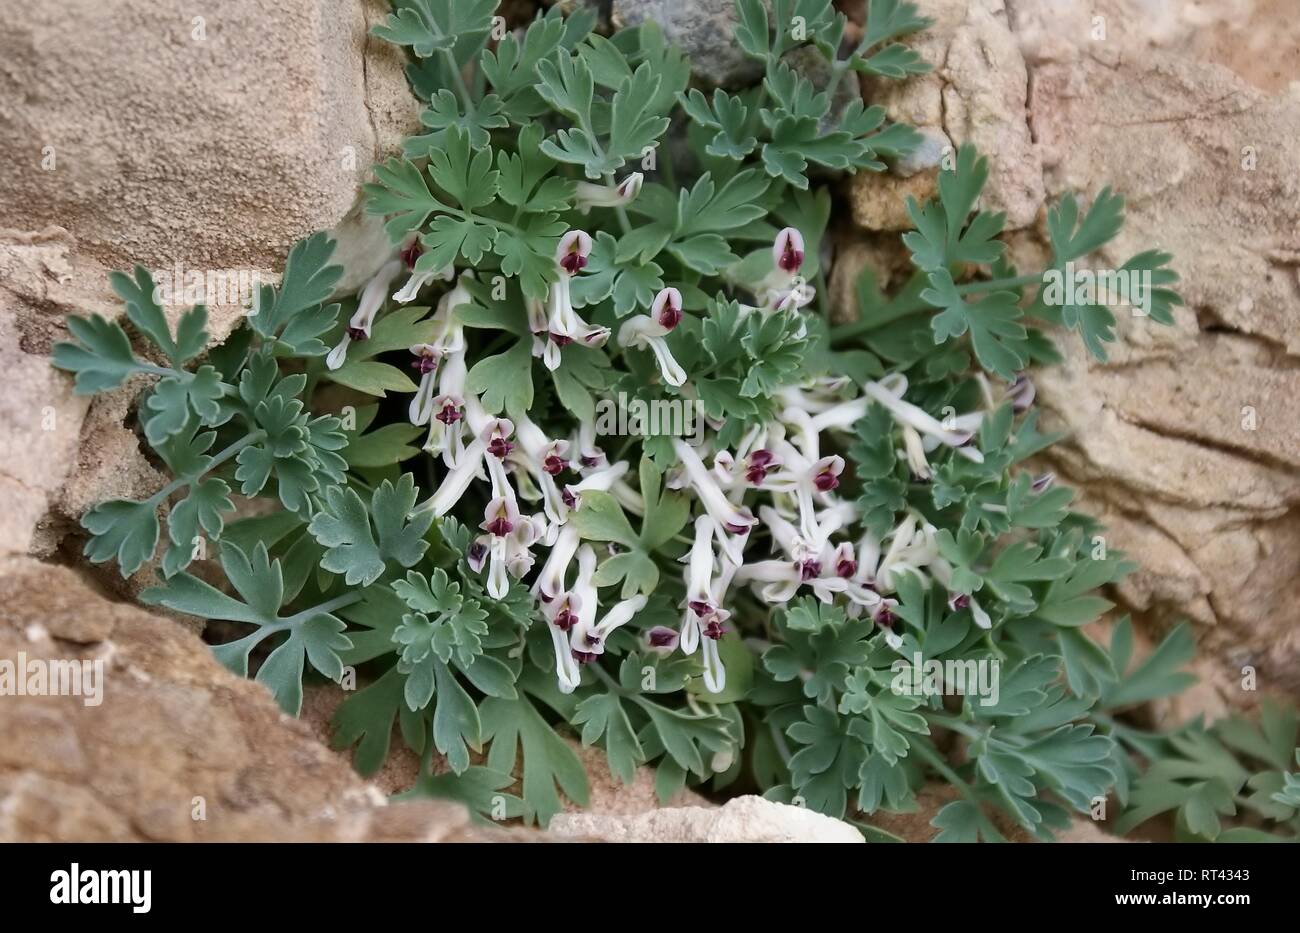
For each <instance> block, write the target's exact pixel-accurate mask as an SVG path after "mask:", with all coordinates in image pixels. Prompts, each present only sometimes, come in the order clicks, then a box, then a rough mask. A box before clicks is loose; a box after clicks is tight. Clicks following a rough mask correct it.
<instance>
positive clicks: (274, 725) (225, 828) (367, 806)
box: [0, 557, 531, 842]
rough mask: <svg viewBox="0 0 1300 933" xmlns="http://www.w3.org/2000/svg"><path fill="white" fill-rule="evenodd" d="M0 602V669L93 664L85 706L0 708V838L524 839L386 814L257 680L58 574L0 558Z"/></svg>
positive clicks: (380, 801) (424, 814) (426, 805)
mask: <svg viewBox="0 0 1300 933" xmlns="http://www.w3.org/2000/svg"><path fill="white" fill-rule="evenodd" d="M0 605H3V606H5V607H6V608H5V611H4V613H3V614H2V615H0V659H5V660H9V661H16V660H18V658H19V652H23V653H24V654H25V656H26V658H27V659H29V660H30V659H37V660H42V661H43V660H47V659H49V660H64V661H70V660H82V659H85V660H91V661H94V660H100V661H102V662H103V678H102V681H101V683H102V702H101V703H100V704H99V705H86V704H85V697H82V696H12V695H6V696H3V697H0V841H110V840H112V841H140V840H154V841H190V840H206V841H237V840H268V841H284V840H302V841H362V840H410V841H448V842H449V841H477V840H488V839H502V838H531V836H530V835H529V834H516V833H512V832H509V831H505V830H501V829H497V828H492V827H487V828H483V827H479V826H477V825H475V824H472V823H471V822H470V819H469V816H468V814H467V813H466V812H465V810H464V809H463V808H462V807H459V806H455V805H451V804H443V803H437V802H420V803H403V804H386V802H385V798H384V796H383V794H382V793H380V792H379V791H378V790H377V789H376V788H374V787H373V786H371V785H368V784H366V783H365V782H363V781H362V780H361V779H360V778H358V777H357V776H356V775H355V774H354V773H353V772H352V770H351V769H350V768H349V767H348V766H347V764H346V763H345V762H343V761H340V760H339V758H338V757H337V756H335V755H333V754H331V753H330V752H329V751H328V750H326V749H325V748H324V747H322V746H321V745H320V744H319V743H318V742H317V741H316V740H315V739H314V738H313V737H312V735H311V733H310V730H309V729H308V728H307V727H306V726H305V725H304V724H302V723H301V722H298V721H296V720H293V719H291V718H289V717H287V716H285V715H284V714H283V713H281V712H280V710H279V708H278V707H277V706H276V705H275V702H274V701H273V700H272V699H271V696H270V694H269V693H268V692H267V691H266V690H265V688H263V687H262V686H261V685H259V684H257V683H255V682H253V681H249V680H244V679H242V678H239V677H236V676H234V675H233V674H230V673H229V672H228V671H226V670H225V669H224V668H223V667H221V666H220V665H219V664H218V663H217V662H216V661H215V660H214V659H213V657H212V654H211V652H210V651H209V650H208V648H207V646H206V645H204V644H203V643H202V642H201V641H199V640H198V639H197V638H196V637H194V636H193V635H190V634H188V633H187V632H185V631H184V630H183V629H182V628H181V627H180V626H177V625H176V624H175V623H174V622H172V621H171V620H170V619H165V618H162V617H159V616H155V615H152V614H150V613H148V612H145V611H143V610H141V609H138V608H135V607H134V606H130V605H127V604H124V603H115V602H111V601H109V600H106V599H104V598H103V597H102V596H100V595H98V594H97V593H96V592H95V591H94V590H93V589H91V588H90V587H89V586H87V584H86V583H85V582H84V581H83V580H82V579H81V578H80V577H79V576H78V575H77V574H76V573H75V572H74V571H72V570H70V569H68V568H64V567H56V566H52V565H49V564H44V563H39V562H37V561H34V560H31V559H29V558H21V557H19V558H7V559H5V560H4V561H3V562H2V563H0ZM199 798H202V799H201V800H200V799H199ZM200 808H202V813H201V815H202V816H203V817H204V818H203V819H196V818H195V816H196V814H200Z"/></svg>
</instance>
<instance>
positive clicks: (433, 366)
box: [409, 343, 442, 425]
mask: <svg viewBox="0 0 1300 933" xmlns="http://www.w3.org/2000/svg"><path fill="white" fill-rule="evenodd" d="M411 353H412V354H413V355H414V356H415V360H414V361H413V362H412V363H411V366H412V368H414V369H416V370H417V371H419V373H420V385H419V388H417V389H416V391H415V396H414V397H413V398H412V399H411V407H410V411H409V416H410V419H411V424H417V425H419V424H428V423H429V418H430V417H431V416H432V414H433V398H434V395H433V392H434V380H435V378H436V377H437V375H438V362H439V361H440V359H441V358H442V351H441V350H440V349H439V348H438V347H435V346H434V345H432V344H428V343H417V344H415V345H413V346H412V347H411Z"/></svg>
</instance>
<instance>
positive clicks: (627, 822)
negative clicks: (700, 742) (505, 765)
mask: <svg viewBox="0 0 1300 933" xmlns="http://www.w3.org/2000/svg"><path fill="white" fill-rule="evenodd" d="M550 831H551V832H552V833H553V834H555V835H558V836H585V837H592V838H596V839H601V840H604V841H607V842H853V843H857V842H862V841H863V838H862V835H861V833H859V832H858V831H857V830H856V829H854V828H853V827H852V826H850V825H849V824H847V823H844V822H841V821H840V820H837V819H834V818H832V817H829V816H823V815H822V814H820V813H816V812H814V811H812V810H808V809H805V808H803V807H793V806H790V805H789V804H784V803H774V802H772V801H770V800H765V799H763V798H762V797H755V796H746V797H735V798H733V799H731V800H728V801H727V802H726V803H725V804H724V805H723V806H721V807H717V808H712V809H710V808H704V807H670V808H666V809H662V810H652V811H650V812H648V813H642V814H637V815H630V816H628V815H609V814H597V813H564V814H560V815H559V816H556V817H555V819H553V820H552V821H551V826H550Z"/></svg>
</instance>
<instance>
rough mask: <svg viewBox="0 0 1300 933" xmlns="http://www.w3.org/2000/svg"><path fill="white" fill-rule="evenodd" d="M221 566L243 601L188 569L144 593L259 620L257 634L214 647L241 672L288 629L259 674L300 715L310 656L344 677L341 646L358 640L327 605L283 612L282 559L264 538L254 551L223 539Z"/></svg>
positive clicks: (180, 605) (166, 602) (191, 611)
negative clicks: (266, 644) (264, 646)
mask: <svg viewBox="0 0 1300 933" xmlns="http://www.w3.org/2000/svg"><path fill="white" fill-rule="evenodd" d="M221 567H222V569H223V570H224V571H225V573H226V577H227V579H229V581H230V584H231V586H232V587H233V588H234V590H235V592H236V593H238V594H239V595H240V597H242V601H241V600H239V599H235V598H234V597H232V596H228V595H226V594H225V593H223V592H221V591H220V590H218V589H216V588H214V587H212V586H211V585H210V584H208V583H206V582H204V581H203V580H200V579H199V578H198V577H195V576H192V575H190V574H189V573H184V572H182V573H179V574H177V575H176V576H174V577H172V578H171V579H170V580H168V581H167V584H166V585H165V586H161V587H152V588H150V589H147V590H145V591H144V592H143V593H142V594H141V596H140V598H141V599H142V600H143V601H144V602H146V603H150V604H156V605H162V606H166V607H167V608H168V609H173V610H175V611H176V612H183V613H186V614H188V615H195V616H199V617H201V618H205V619H223V620H227V621H231V622H245V623H249V624H251V625H254V626H257V629H256V630H255V631H254V632H253V633H252V634H250V635H247V636H245V637H243V638H240V639H238V640H237V641H234V642H230V643H228V644H225V645H220V646H218V647H216V648H214V649H213V654H214V655H216V657H217V660H219V661H221V663H222V664H224V665H225V666H226V667H228V668H229V669H230V670H232V671H233V672H235V673H236V674H239V675H240V676H241V677H246V676H247V675H248V656H249V653H250V652H251V651H252V650H253V649H254V648H255V647H257V646H258V645H259V644H260V643H261V642H263V641H265V640H266V639H267V638H269V637H271V636H273V635H279V634H287V635H288V637H287V638H286V639H285V640H284V641H282V642H281V643H280V645H279V646H278V647H276V648H275V649H274V650H273V651H272V652H271V653H270V655H268V656H267V658H266V660H265V661H263V662H262V667H261V668H260V669H259V670H258V673H257V680H258V681H259V682H261V683H264V684H266V685H267V686H268V687H269V688H270V689H271V692H272V693H273V694H274V695H275V698H276V701H277V702H278V703H279V704H280V707H281V708H282V709H283V710H284V711H285V712H286V713H289V714H290V715H293V716H297V715H298V711H299V709H300V708H301V707H302V673H303V667H304V663H305V661H310V662H311V665H312V667H314V668H315V669H316V670H317V671H319V672H320V673H322V674H324V675H325V676H326V677H328V678H330V679H331V680H334V681H338V680H340V679H341V678H342V677H343V662H342V659H341V658H340V657H339V652H340V651H344V650H346V649H348V648H350V647H351V646H352V642H351V640H350V639H349V638H348V637H347V636H346V635H344V634H343V629H344V625H343V622H342V621H340V620H339V619H337V618H336V617H334V616H333V615H331V614H330V613H329V612H328V611H323V610H326V608H327V607H326V606H321V607H317V608H313V609H307V610H304V611H302V612H298V613H295V614H293V615H291V616H288V617H282V616H280V615H279V612H280V607H281V605H282V602H283V600H284V597H285V590H284V577H283V573H282V571H281V568H280V561H279V560H278V559H277V560H274V561H272V560H270V559H269V555H268V554H267V550H266V546H265V545H264V544H261V543H259V544H258V545H257V546H256V547H255V548H254V549H253V553H252V556H251V557H249V556H247V555H245V553H244V552H243V551H242V550H241V549H240V548H238V547H236V546H235V545H233V544H231V543H229V542H222V544H221Z"/></svg>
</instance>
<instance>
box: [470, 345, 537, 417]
mask: <svg viewBox="0 0 1300 933" xmlns="http://www.w3.org/2000/svg"><path fill="white" fill-rule="evenodd" d="M532 370H533V352H532V346H531V340H530V339H527V338H525V339H520V340H518V341H516V342H515V345H514V346H513V347H511V348H510V349H509V350H506V351H505V352H504V353H498V354H497V355H496V356H488V357H484V358H483V359H481V360H479V361H478V362H477V363H475V364H474V366H473V368H471V369H470V371H469V375H468V377H467V378H466V386H467V387H468V389H469V390H470V391H471V392H476V393H480V394H481V396H482V399H481V400H482V402H483V407H484V408H486V409H487V410H488V412H489V413H490V414H494V415H495V414H500V413H501V412H502V411H504V412H507V413H508V414H512V415H523V414H526V413H527V412H528V409H530V408H531V407H532V405H533V375H532Z"/></svg>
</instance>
